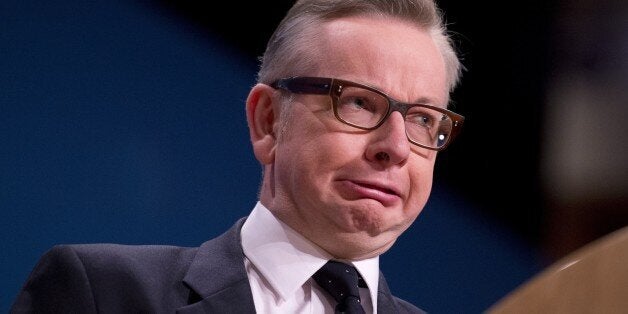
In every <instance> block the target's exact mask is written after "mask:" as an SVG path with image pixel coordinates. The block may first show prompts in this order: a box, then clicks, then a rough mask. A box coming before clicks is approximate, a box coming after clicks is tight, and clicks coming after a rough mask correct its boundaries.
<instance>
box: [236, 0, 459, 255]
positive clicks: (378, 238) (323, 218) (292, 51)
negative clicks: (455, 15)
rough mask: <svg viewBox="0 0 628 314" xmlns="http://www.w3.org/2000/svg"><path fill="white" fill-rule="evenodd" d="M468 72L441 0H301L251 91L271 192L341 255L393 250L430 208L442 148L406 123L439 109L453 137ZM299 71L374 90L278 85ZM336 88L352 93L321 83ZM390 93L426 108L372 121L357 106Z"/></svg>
mask: <svg viewBox="0 0 628 314" xmlns="http://www.w3.org/2000/svg"><path fill="white" fill-rule="evenodd" d="M459 72H460V65H459V63H458V59H457V57H456V55H455V52H454V50H453V48H452V46H451V45H450V44H449V40H448V38H447V37H446V36H445V32H444V29H443V28H442V21H441V18H440V16H439V15H438V11H437V9H436V8H435V6H434V4H433V3H432V2H430V1H395V2H393V1H346V0H343V1H322V0H320V1H299V2H297V3H296V4H295V6H294V7H293V8H292V9H291V10H290V11H289V13H288V15H287V16H286V18H284V20H283V21H282V23H281V24H280V26H279V27H278V29H277V31H276V32H275V34H274V35H273V37H272V38H271V40H270V42H269V46H268V48H267V50H266V53H265V54H264V57H263V63H262V67H261V69H260V72H259V83H258V84H257V85H256V86H255V87H253V89H252V90H251V92H250V94H249V97H248V99H247V120H248V123H249V128H250V134H251V140H252V143H253V149H254V152H255V155H256V157H257V159H258V160H259V161H260V163H261V164H262V165H263V167H264V178H263V183H262V188H261V192H260V201H261V202H262V204H264V205H265V206H266V207H267V208H269V210H271V211H272V212H273V214H274V215H275V216H276V217H278V218H279V219H280V220H282V221H283V222H284V223H286V224H287V225H289V226H290V227H292V228H293V229H295V230H297V231H299V232H300V233H301V234H303V235H304V236H305V237H306V238H308V239H309V240H310V241H312V242H314V243H315V244H317V245H318V246H320V247H321V248H323V249H325V250H326V251H327V252H329V253H330V254H332V255H333V256H335V257H337V258H345V259H361V258H367V257H372V256H376V255H379V254H381V253H383V252H385V251H386V250H387V249H389V248H390V246H392V245H393V243H394V242H395V240H396V239H397V237H398V236H399V235H400V234H401V233H402V232H403V231H405V230H406V229H407V228H408V227H409V226H410V225H411V224H412V222H413V221H414V220H415V219H416V217H417V216H418V215H419V213H420V212H421V210H422V209H423V207H424V206H425V204H426V202H427V199H428V196H429V194H430V191H431V186H432V173H433V169H434V162H435V158H436V150H433V149H428V148H426V146H430V145H432V143H424V145H423V146H419V145H416V144H415V143H419V144H421V141H424V140H423V135H413V136H410V137H411V138H412V139H413V142H415V143H411V142H410V141H409V139H408V138H409V136H408V135H407V134H406V130H407V129H406V128H407V126H408V125H411V124H412V123H419V124H421V125H423V126H425V130H431V128H429V127H428V126H432V124H431V123H432V122H430V121H432V119H428V117H427V116H426V114H425V113H426V112H427V113H430V114H432V115H433V117H434V118H438V119H434V120H433V121H435V122H434V123H436V124H442V125H445V130H444V131H442V132H441V127H439V128H438V132H436V133H439V134H435V136H440V138H441V139H444V142H443V143H445V145H446V140H447V136H449V134H450V133H452V130H451V128H452V126H451V125H449V124H448V123H451V122H452V120H451V119H449V120H448V118H450V117H453V118H456V117H455V116H453V115H450V114H449V113H448V112H446V110H444V109H445V108H446V107H447V104H448V101H449V92H450V91H451V90H452V89H453V88H454V86H455V85H456V83H457V81H458V77H459V74H460V73H459ZM295 76H305V77H322V78H335V79H340V80H345V81H350V82H355V83H358V85H366V88H367V89H368V88H372V89H373V90H375V93H369V94H367V95H368V97H362V96H360V97H361V98H358V97H356V96H355V95H352V94H350V93H349V92H346V91H343V92H339V91H331V87H329V86H326V85H325V86H322V87H321V86H316V85H315V86H314V87H313V88H314V89H317V88H319V90H317V91H315V92H314V91H312V90H308V87H306V88H301V90H300V92H299V91H297V90H294V89H293V90H290V88H289V87H286V86H284V87H283V88H282V87H281V86H278V85H276V84H273V83H274V82H276V81H277V80H279V79H283V78H289V77H295ZM271 85H272V87H271ZM323 85H324V84H323ZM327 87H329V92H330V93H335V92H338V94H342V99H343V100H342V101H340V100H339V98H336V99H335V100H334V101H332V97H330V95H326V94H324V93H321V92H320V88H327ZM345 90H348V89H345ZM379 92H381V93H380V94H381V95H380V96H381V97H379V98H377V99H380V100H382V99H385V98H386V97H389V98H390V99H393V103H395V104H396V103H397V102H401V103H406V104H421V105H425V106H424V107H415V108H413V109H409V111H408V112H405V111H404V114H405V120H404V116H402V113H401V112H399V111H393V112H391V113H390V114H389V115H387V116H385V117H386V120H384V121H383V122H381V123H380V124H378V127H377V128H374V129H369V128H367V127H371V125H366V124H368V121H366V122H364V121H363V120H360V119H357V118H356V116H359V115H360V114H361V113H360V112H371V113H372V112H377V110H379V109H374V108H382V106H371V105H370V103H376V102H374V101H373V99H370V100H369V99H367V98H369V97H370V96H372V95H377V93H379ZM339 103H340V104H339ZM346 103H350V104H351V106H344V107H343V108H344V109H342V110H345V111H340V112H341V113H340V114H339V109H338V108H339V106H340V105H343V104H344V105H346ZM379 103H382V102H379ZM383 103H387V102H385V101H384V102H383ZM401 107H402V108H408V107H409V106H405V105H402V106H401ZM401 107H400V108H401ZM383 108H387V107H386V105H383ZM418 109H421V110H418ZM404 110H405V109H404ZM358 111H359V112H358ZM356 112H357V113H356ZM417 112H418V113H417ZM411 115H412V118H410V116H411ZM381 116H382V117H384V115H381ZM443 117H445V118H446V119H443ZM419 118H420V119H419ZM430 118H431V117H430ZM356 119H357V120H356ZM456 119H457V118H456ZM354 121H357V123H353V122H354ZM443 121H445V122H443ZM460 122H461V121H460ZM356 124H357V127H356ZM363 124H364V125H363ZM360 126H363V127H365V128H360ZM413 127H414V126H413ZM448 127H449V128H448ZM434 130H436V128H434ZM426 132H427V131H426ZM428 133H429V132H428ZM417 139H418V140H417ZM434 145H436V146H438V145H440V144H434Z"/></svg>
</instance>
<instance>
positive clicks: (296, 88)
mask: <svg viewBox="0 0 628 314" xmlns="http://www.w3.org/2000/svg"><path fill="white" fill-rule="evenodd" d="M270 86H271V87H273V88H275V89H282V90H286V91H289V92H291V93H294V94H314V95H329V96H330V97H331V100H332V101H331V103H332V109H333V111H334V115H335V116H336V118H337V119H338V120H340V122H342V123H344V124H348V125H350V126H353V127H356V128H358V129H362V130H374V129H377V128H378V127H380V126H381V125H382V124H384V122H385V121H386V119H387V118H388V117H389V116H390V114H391V113H392V112H394V111H398V112H399V113H401V116H403V118H404V121H405V127H406V136H407V137H408V140H409V141H410V142H411V143H413V144H415V145H418V146H420V147H424V148H427V149H432V150H437V151H438V150H443V149H444V148H445V147H447V145H449V143H451V141H452V140H453V139H454V137H455V136H456V135H457V134H458V133H459V132H460V128H461V127H462V122H463V121H464V117H463V116H461V115H459V114H457V113H454V112H452V111H449V110H447V109H443V108H439V107H434V106H430V105H424V104H406V103H402V102H399V101H396V100H394V99H392V98H390V97H389V96H388V95H386V94H384V93H383V92H381V91H379V90H377V89H375V88H373V87H370V86H366V85H362V84H358V83H354V82H350V81H345V80H340V79H335V78H324V77H291V78H284V79H279V80H277V81H275V82H273V83H272V84H270Z"/></svg>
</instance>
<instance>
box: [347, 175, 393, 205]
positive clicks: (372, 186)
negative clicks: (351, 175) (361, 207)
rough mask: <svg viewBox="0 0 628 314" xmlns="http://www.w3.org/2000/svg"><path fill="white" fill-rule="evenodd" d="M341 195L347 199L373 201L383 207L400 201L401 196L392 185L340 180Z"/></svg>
mask: <svg viewBox="0 0 628 314" xmlns="http://www.w3.org/2000/svg"><path fill="white" fill-rule="evenodd" d="M339 183H340V189H341V192H342V194H344V195H345V197H347V198H349V199H373V200H376V201H378V202H380V203H381V204H382V205H384V206H390V205H393V204H394V203H396V202H398V201H399V200H400V199H402V194H401V192H400V191H399V189H398V188H397V187H395V186H394V185H388V184H384V183H381V182H374V181H365V180H341V181H339Z"/></svg>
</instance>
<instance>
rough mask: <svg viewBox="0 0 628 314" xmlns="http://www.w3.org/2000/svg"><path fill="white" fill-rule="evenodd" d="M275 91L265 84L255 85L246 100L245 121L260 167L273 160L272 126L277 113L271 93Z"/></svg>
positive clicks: (273, 133)
mask: <svg viewBox="0 0 628 314" xmlns="http://www.w3.org/2000/svg"><path fill="white" fill-rule="evenodd" d="M274 92H275V90H274V89H273V88H272V87H270V86H268V85H265V84H257V85H255V86H254V87H253V88H252V89H251V91H250V92H249V96H248V97H247V99H246V121H247V124H248V126H249V134H250V136H251V143H252V144H253V152H254V153H255V157H256V158H257V160H258V161H259V162H260V163H261V164H262V165H267V164H270V163H272V162H273V161H274V160H275V148H276V144H277V138H276V136H275V132H274V128H273V126H274V124H275V123H276V122H277V119H278V114H279V113H278V112H276V111H275V109H274V104H273V101H275V100H274V99H275V98H273V93H274Z"/></svg>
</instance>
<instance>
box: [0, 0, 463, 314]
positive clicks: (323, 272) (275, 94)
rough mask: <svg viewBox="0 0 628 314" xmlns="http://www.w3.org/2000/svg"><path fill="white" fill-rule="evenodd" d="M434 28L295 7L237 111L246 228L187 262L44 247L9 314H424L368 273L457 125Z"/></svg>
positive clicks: (380, 14) (171, 254)
mask: <svg viewBox="0 0 628 314" xmlns="http://www.w3.org/2000/svg"><path fill="white" fill-rule="evenodd" d="M438 14H439V13H438V10H437V8H436V7H435V4H434V3H433V2H431V1H430V0H405V1H394V2H393V1H375V0H370V1H367V0H363V1H359V0H355V1H346V0H342V1H329V0H303V1H298V2H297V3H296V4H295V5H294V6H293V7H292V8H291V10H290V11H289V12H288V14H287V15H286V17H285V18H284V20H283V21H282V22H281V23H280V25H279V27H278V28H277V30H276V31H275V33H274V34H273V36H272V37H271V39H270V41H269V43H268V46H267V50H266V52H265V53H264V56H263V59H262V64H261V68H260V71H259V77H258V84H256V85H255V86H254V87H253V88H252V89H251V91H250V93H249V96H248V98H247V101H246V116H247V122H248V125H249V129H250V138H251V142H252V145H253V151H254V153H255V156H256V158H257V159H258V160H259V162H260V163H261V165H262V167H263V180H262V186H261V189H260V194H259V202H258V203H257V205H256V206H255V208H254V209H253V210H252V212H251V213H250V215H249V216H248V217H246V218H243V219H241V220H240V221H238V222H237V223H236V224H235V226H234V227H232V228H231V229H230V230H229V231H227V232H226V233H225V234H223V235H222V236H220V237H218V238H216V239H212V240H210V241H208V242H206V243H204V244H203V245H202V246H201V247H199V248H181V247H167V246H122V245H104V244H98V245H65V246H63V245H62V246H57V247H55V248H53V249H52V250H51V251H49V252H48V253H47V254H46V255H45V256H44V257H42V259H41V260H40V262H39V264H38V265H37V266H36V268H35V270H34V271H33V273H32V274H31V276H30V278H29V279H28V281H27V283H26V284H25V286H24V287H23V289H22V291H21V292H20V294H19V295H18V297H17V299H16V301H15V303H14V305H13V308H12V310H11V311H12V313H22V312H54V313H93V312H103V313H136V312H147V313H172V312H180V313H255V312H256V313H332V312H333V311H334V309H335V310H336V311H337V312H345V311H346V312H347V313H419V312H422V311H421V309H419V308H418V307H416V306H414V305H411V304H410V303H408V302H405V301H403V300H400V299H398V298H395V297H394V296H393V295H392V294H391V292H390V290H389V288H388V286H387V284H386V281H385V279H384V277H383V275H382V274H381V273H380V271H379V259H378V258H379V255H381V254H382V253H384V252H386V251H387V250H388V249H389V248H390V247H391V246H392V245H393V244H394V242H395V241H396V239H397V238H398V237H399V235H401V233H403V232H404V231H405V230H406V229H407V228H408V227H409V226H410V225H411V224H412V223H413V221H414V220H415V219H416V217H417V216H418V215H419V213H420V212H421V210H422V209H423V207H424V205H425V203H426V202H427V199H428V196H429V194H430V190H431V185H432V173H433V169H434V163H435V159H436V155H437V152H438V151H439V150H441V149H443V148H445V147H446V146H447V145H448V144H449V143H450V141H451V139H452V138H453V137H454V135H455V134H456V132H458V130H459V128H460V126H461V124H462V121H463V118H462V116H460V115H457V114H455V113H453V112H451V111H448V110H447V109H446V107H447V104H448V101H449V93H450V92H451V90H453V88H454V87H455V85H456V84H457V82H458V79H459V75H460V64H459V62H458V59H457V57H456V54H455V52H454V50H453V47H452V46H451V44H450V41H449V39H448V38H447V36H446V34H445V30H444V28H443V24H442V20H441V17H440V16H439V15H438ZM330 261H331V262H330ZM354 267H355V268H354ZM354 269H357V272H356V271H355V270H354ZM336 270H340V272H339V273H336V272H335V271H336ZM330 274H331V275H330ZM346 274H349V275H346ZM345 275H346V276H345ZM344 277H350V278H351V279H352V280H353V282H352V283H344V281H343V278H344ZM341 288H342V289H344V288H346V289H347V290H340V289H341ZM334 289H336V290H334ZM354 310H355V312H353V311H354Z"/></svg>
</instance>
